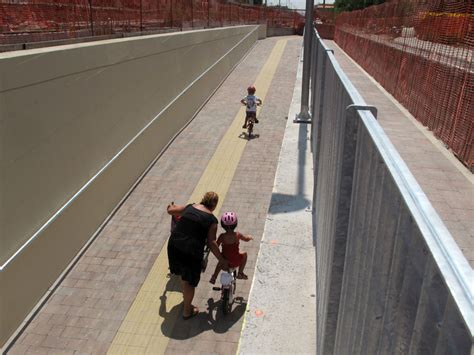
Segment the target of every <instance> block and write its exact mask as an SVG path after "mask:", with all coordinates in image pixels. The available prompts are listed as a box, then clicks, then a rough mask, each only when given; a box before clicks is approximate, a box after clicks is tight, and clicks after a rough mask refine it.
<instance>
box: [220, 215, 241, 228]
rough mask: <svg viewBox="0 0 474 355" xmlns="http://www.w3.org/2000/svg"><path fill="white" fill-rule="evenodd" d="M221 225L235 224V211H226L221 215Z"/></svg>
mask: <svg viewBox="0 0 474 355" xmlns="http://www.w3.org/2000/svg"><path fill="white" fill-rule="evenodd" d="M221 225H222V227H224V226H228V227H230V226H235V225H237V214H236V213H235V212H226V213H224V214H223V215H222V217H221ZM224 228H225V227H224Z"/></svg>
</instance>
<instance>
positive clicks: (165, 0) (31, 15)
mask: <svg viewBox="0 0 474 355" xmlns="http://www.w3.org/2000/svg"><path fill="white" fill-rule="evenodd" d="M303 21H304V19H303V17H302V16H301V15H300V14H298V13H297V12H296V11H292V10H288V9H272V8H267V7H264V6H250V5H243V4H237V3H232V2H228V1H225V0H121V1H116V0H56V1H54V0H22V1H18V0H0V44H14V43H28V42H37V41H47V40H57V39H69V38H77V37H85V36H98V35H114V34H120V33H128V32H140V31H153V30H158V29H167V30H181V29H188V28H207V27H217V26H229V25H238V24H257V23H266V24H267V25H268V26H270V27H294V28H296V25H297V23H298V22H303Z"/></svg>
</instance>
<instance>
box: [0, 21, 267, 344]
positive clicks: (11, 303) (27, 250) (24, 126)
mask: <svg viewBox="0 0 474 355" xmlns="http://www.w3.org/2000/svg"><path fill="white" fill-rule="evenodd" d="M258 34H259V29H258V26H239V27H231V28H223V29H210V30H202V31H193V32H184V33H171V34H161V35H153V36H145V37H138V38H129V39H118V40H109V41H101V42H94V43H85V44H76V45H67V46H61V47H54V48H43V49H35V50H28V51H22V52H19V53H18V52H14V53H5V54H0V73H1V75H2V81H1V82H0V127H1V129H0V144H1V146H0V154H1V155H0V174H1V175H0V197H1V199H0V265H2V266H1V271H0V289H1V290H2V291H1V295H0V296H1V299H0V319H1V322H0V345H1V344H4V343H5V341H6V340H7V338H8V337H9V336H10V335H11V334H12V333H13V331H14V330H15V329H16V328H17V327H18V326H19V325H20V323H21V322H22V321H23V319H24V318H25V316H26V315H27V314H28V313H29V312H30V311H31V310H32V308H33V307H34V306H35V304H36V303H37V302H38V300H39V299H40V298H41V297H42V296H43V295H44V294H45V292H46V291H47V290H48V288H49V287H50V286H51V285H52V284H53V282H54V281H55V280H56V279H57V277H58V276H59V275H60V273H61V272H62V271H63V270H64V268H65V267H66V265H67V264H68V263H69V262H70V261H71V260H72V259H73V257H74V256H75V255H76V254H77V252H78V251H79V250H80V248H81V247H82V246H83V245H84V243H86V241H87V240H88V239H89V238H90V237H91V236H92V235H93V234H94V232H95V231H96V230H97V228H98V227H99V226H100V224H101V223H102V222H103V221H104V219H105V218H106V217H107V216H108V215H109V213H110V212H111V211H112V209H113V208H114V207H115V206H116V205H117V204H118V203H119V202H120V200H121V199H122V198H123V196H124V195H125V194H126V193H127V191H128V190H129V189H130V188H131V186H132V185H133V183H134V182H135V181H136V180H137V179H138V178H139V176H140V175H141V174H142V173H143V171H144V170H145V169H146V168H147V166H148V165H149V164H150V163H151V162H152V160H153V159H154V158H155V157H156V156H157V155H158V154H159V153H160V152H161V151H162V149H163V148H164V147H165V146H166V145H167V143H168V142H169V141H170V139H171V138H172V137H173V136H174V135H175V134H176V133H177V132H178V131H179V130H180V129H181V128H182V127H183V126H184V125H185V124H186V123H187V122H188V121H189V120H190V119H191V118H192V117H193V115H194V114H195V113H196V111H197V110H199V108H200V106H201V105H202V104H203V103H204V102H205V100H206V99H207V98H208V97H209V96H210V95H211V94H212V92H213V90H215V89H216V87H217V86H218V85H219V83H220V82H221V81H222V80H223V79H224V78H225V76H226V75H227V74H228V73H229V72H230V71H231V70H232V68H233V67H234V66H235V65H236V64H237V63H238V61H239V60H240V59H241V58H242V57H243V56H244V55H245V54H246V53H247V51H248V50H249V49H250V48H251V47H252V45H253V44H254V43H255V42H256V40H257V38H258Z"/></svg>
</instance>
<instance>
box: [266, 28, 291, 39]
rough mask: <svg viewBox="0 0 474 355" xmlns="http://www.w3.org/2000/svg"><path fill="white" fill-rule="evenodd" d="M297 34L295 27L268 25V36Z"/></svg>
mask: <svg viewBox="0 0 474 355" xmlns="http://www.w3.org/2000/svg"><path fill="white" fill-rule="evenodd" d="M294 34H295V30H294V29H293V28H280V27H278V28H277V27H268V28H267V36H268V37H276V36H291V35H294Z"/></svg>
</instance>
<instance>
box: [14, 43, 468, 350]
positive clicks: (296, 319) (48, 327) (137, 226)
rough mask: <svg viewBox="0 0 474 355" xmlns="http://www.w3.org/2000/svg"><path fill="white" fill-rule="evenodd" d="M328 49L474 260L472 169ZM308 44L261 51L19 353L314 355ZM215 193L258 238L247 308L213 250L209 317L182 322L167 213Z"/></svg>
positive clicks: (181, 141)
mask: <svg viewBox="0 0 474 355" xmlns="http://www.w3.org/2000/svg"><path fill="white" fill-rule="evenodd" d="M328 44H329V46H330V47H331V48H333V49H334V51H335V54H336V56H337V58H338V60H339V61H340V64H341V67H342V68H343V69H344V70H345V71H346V73H347V74H348V76H349V78H350V79H351V80H352V81H353V83H354V85H355V86H356V87H357V88H358V90H359V91H360V93H361V94H362V96H363V97H364V99H365V100H366V101H367V102H368V103H369V104H372V105H375V106H377V107H378V109H379V113H378V119H379V121H380V123H381V125H382V127H383V128H384V129H385V130H386V132H387V134H388V136H389V137H390V139H391V140H392V141H393V143H394V144H395V146H396V147H397V149H399V152H400V154H401V155H402V157H403V158H404V159H405V160H406V162H407V164H408V165H409V167H410V169H412V172H413V174H414V175H415V177H416V179H417V180H418V181H419V183H420V185H421V186H422V188H423V189H424V190H425V193H426V194H427V196H428V198H429V199H430V201H431V202H432V203H433V205H434V207H435V209H436V210H437V212H438V213H439V215H440V216H441V218H442V219H443V221H444V222H445V223H446V225H447V226H448V229H449V230H450V231H451V233H452V234H453V236H454V237H455V239H456V241H457V242H458V244H459V246H460V248H461V249H462V250H463V252H464V253H465V255H466V257H467V259H468V260H469V261H470V263H471V266H472V264H473V254H472V250H473V248H472V240H473V238H472V235H473V225H472V220H473V218H472V217H473V210H474V207H473V199H472V197H473V189H472V183H473V180H472V175H470V173H469V172H468V171H467V169H465V168H464V167H463V166H461V165H460V164H459V163H458V162H457V161H456V160H455V158H454V157H451V156H450V153H449V152H447V151H443V149H445V148H444V147H441V146H440V144H439V143H438V142H437V140H436V139H435V138H432V137H431V138H430V133H429V132H424V131H423V130H424V128H422V127H420V126H419V125H418V124H417V123H416V122H415V121H414V120H413V118H411V117H410V115H409V113H407V112H406V111H405V110H404V109H403V108H402V107H399V106H398V105H397V104H396V102H394V101H393V100H392V99H391V98H390V96H389V95H387V94H386V93H385V92H384V91H383V90H382V89H380V88H379V87H378V86H377V85H376V84H375V83H373V82H372V81H371V80H370V77H368V76H367V74H366V73H365V72H363V71H362V70H361V69H360V68H359V67H358V66H357V65H356V64H355V63H354V62H352V61H351V60H350V58H348V57H346V56H345V54H344V53H343V52H342V51H341V50H340V49H339V48H338V47H337V45H336V44H335V43H334V42H331V41H330V42H328ZM301 45H302V40H301V37H279V38H268V39H265V40H262V41H259V42H258V43H257V44H256V46H255V47H254V48H253V49H252V50H251V52H250V53H249V55H248V56H247V57H246V58H244V60H243V61H242V62H241V64H240V65H239V66H238V67H237V68H236V69H235V70H234V72H233V73H232V74H231V75H230V76H229V77H228V79H227V80H226V81H225V82H224V84H223V85H222V86H221V87H220V88H219V89H218V91H217V92H216V93H215V95H214V96H213V97H212V98H211V99H210V100H209V102H208V103H207V104H206V105H205V106H204V108H203V109H202V110H201V112H200V113H199V114H198V115H197V116H196V117H195V119H194V120H193V121H192V122H191V123H190V124H189V125H188V126H187V127H186V128H185V129H184V130H183V131H182V133H181V134H180V135H179V136H178V137H177V138H176V139H175V141H174V142H173V143H172V144H171V145H170V147H169V148H168V149H167V150H166V152H165V153H164V154H163V155H162V156H161V157H160V159H159V160H157V162H156V163H155V164H154V166H153V167H152V168H151V169H150V170H149V171H148V173H147V174H146V176H145V177H144V178H143V180H142V181H141V182H140V184H139V185H138V186H137V187H136V188H135V190H134V191H133V192H132V193H131V194H130V196H129V197H128V198H127V200H126V201H125V202H124V203H123V205H122V206H121V207H120V208H119V210H118V211H117V213H116V214H115V215H114V216H113V217H112V219H111V220H110V221H109V223H108V224H107V225H106V226H105V228H104V229H103V230H102V232H101V233H100V234H99V235H98V237H97V238H96V239H95V241H94V242H93V243H92V244H91V246H90V247H89V248H88V249H87V250H86V251H85V252H84V254H83V255H82V257H81V258H80V259H79V261H78V262H77V263H76V264H75V265H73V267H72V268H71V270H70V272H68V273H67V275H66V276H65V277H64V279H63V280H62V282H61V284H60V286H59V287H58V288H57V289H56V290H54V292H53V295H52V297H51V298H50V299H49V300H48V302H47V304H46V305H45V306H43V307H42V308H41V309H40V310H39V312H38V313H37V314H36V315H35V316H34V317H33V318H32V321H31V323H29V324H28V325H27V326H26V328H25V329H24V331H23V332H22V333H21V335H20V336H19V337H18V339H17V340H16V341H15V343H14V345H13V346H12V347H11V348H10V349H9V352H8V353H9V354H23V353H39V354H41V353H44V354H47V353H60V354H62V353H64V354H81V353H97V354H104V353H109V354H140V353H149V354H162V353H166V354H173V353H175V354H183V353H191V354H198V353H199V354H234V353H236V352H238V353H242V354H251V353H259V354H262V353H288V352H294V353H305V354H306V353H308V354H310V353H315V349H316V347H315V339H316V338H315V335H314V336H313V334H315V329H314V328H315V317H316V312H315V297H314V295H315V293H316V292H315V287H317V285H316V283H315V272H314V247H313V243H312V240H311V237H308V236H311V218H310V216H309V214H310V212H311V210H310V209H308V206H310V205H311V194H312V191H311V190H309V191H310V192H308V187H310V186H311V184H312V181H311V176H312V172H311V159H310V158H309V157H310V155H309V152H308V146H309V145H307V144H306V143H305V142H307V140H308V131H307V128H306V127H305V126H303V125H301V126H296V125H294V124H292V123H291V122H290V121H291V120H292V119H293V117H288V120H287V119H286V118H287V116H292V115H293V114H294V113H296V112H298V108H299V106H298V104H299V102H298V98H299V97H300V96H299V92H298V87H299V85H300V83H299V81H296V84H295V78H296V77H297V67H298V64H301V62H300V50H301ZM251 83H255V85H256V86H257V95H258V96H260V97H262V98H263V100H264V106H263V107H262V109H261V111H260V113H259V119H260V124H259V125H257V127H256V133H257V134H258V136H257V137H256V138H254V139H251V140H248V139H247V138H246V137H245V135H243V134H242V129H241V126H242V123H243V110H242V108H241V107H240V106H239V100H240V98H241V97H242V96H243V95H244V94H245V88H246V87H247V86H248V85H249V84H251ZM292 98H293V101H292ZM295 170H296V171H295ZM207 190H214V191H216V192H218V193H219V195H220V198H221V200H220V204H219V206H218V210H217V211H216V215H218V214H219V212H223V211H225V210H234V211H236V212H237V213H238V215H239V227H238V229H239V230H240V231H242V232H244V233H248V234H251V235H252V236H253V237H254V240H253V241H251V242H249V243H242V245H241V247H242V249H243V250H245V251H247V252H248V254H249V259H248V263H247V267H246V270H247V274H248V275H249V280H248V281H241V280H239V281H238V291H237V296H240V297H241V298H240V301H239V303H238V304H236V305H234V307H233V311H232V313H231V314H230V315H227V316H224V315H223V314H222V312H221V310H220V309H219V306H220V301H219V297H220V295H219V292H217V291H213V290H212V287H211V285H210V284H209V283H208V280H209V278H210V275H211V273H212V271H213V269H214V266H215V260H214V258H213V257H212V256H211V257H210V262H209V265H208V269H207V271H206V273H205V274H203V275H202V278H201V283H200V284H199V286H198V288H197V289H196V295H195V300H194V304H195V305H196V306H198V307H199V308H200V311H201V312H200V314H199V315H198V316H197V317H195V318H193V319H191V320H188V321H183V320H182V319H181V317H180V315H181V307H182V306H181V298H182V296H181V293H180V292H179V291H180V287H179V280H176V279H174V278H172V277H169V276H168V274H167V261H166V254H165V251H166V240H167V238H168V236H169V227H170V223H169V222H170V218H169V216H168V215H167V214H166V205H167V204H168V203H170V202H171V201H174V202H175V203H186V202H188V201H198V200H199V199H200V197H201V195H202V193H203V192H205V191H207ZM305 214H308V217H307V219H305V218H304V215H305ZM305 221H306V222H305ZM311 260H313V263H311Z"/></svg>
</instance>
